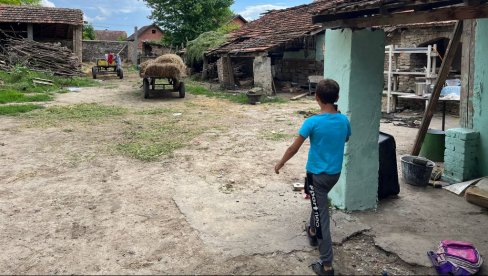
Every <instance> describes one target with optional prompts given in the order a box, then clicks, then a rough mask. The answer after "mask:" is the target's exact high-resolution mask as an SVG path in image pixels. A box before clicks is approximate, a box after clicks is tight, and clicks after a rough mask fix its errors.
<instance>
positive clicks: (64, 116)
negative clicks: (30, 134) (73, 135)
mask: <svg viewBox="0 0 488 276" xmlns="http://www.w3.org/2000/svg"><path fill="white" fill-rule="evenodd" d="M126 113H127V110H126V109H125V108H121V107H115V106H104V105H99V104H78V105H72V106H53V107H49V108H46V109H44V110H42V111H41V112H36V113H30V114H26V115H25V116H26V117H28V118H32V119H36V121H35V122H34V123H35V124H36V125H43V124H47V125H57V124H60V123H62V122H73V121H75V122H96V121H101V120H104V119H106V118H110V117H115V116H121V115H124V114H126Z"/></svg>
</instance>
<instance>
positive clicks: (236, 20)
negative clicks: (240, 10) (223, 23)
mask: <svg viewBox="0 0 488 276" xmlns="http://www.w3.org/2000/svg"><path fill="white" fill-rule="evenodd" d="M229 23H231V24H236V25H237V26H239V28H240V27H242V26H244V25H246V24H247V23H248V21H247V20H246V19H245V18H244V17H242V16H241V15H240V14H236V15H235V16H234V17H233V18H232V20H231V21H230V22H229Z"/></svg>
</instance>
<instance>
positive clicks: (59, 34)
mask: <svg viewBox="0 0 488 276" xmlns="http://www.w3.org/2000/svg"><path fill="white" fill-rule="evenodd" d="M0 31H1V32H3V33H6V34H9V35H13V36H19V37H24V38H27V39H30V40H34V41H38V42H51V43H61V45H63V46H66V47H67V48H69V49H71V50H72V51H73V52H74V53H75V54H76V55H77V56H78V58H79V59H80V60H82V36H83V35H82V34H83V12H82V11H81V10H78V9H60V8H47V7H38V6H6V5H0ZM1 32H0V33H1Z"/></svg>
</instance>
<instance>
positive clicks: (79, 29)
mask: <svg viewBox="0 0 488 276" xmlns="http://www.w3.org/2000/svg"><path fill="white" fill-rule="evenodd" d="M73 53H75V54H76V56H77V57H78V59H79V60H80V62H81V61H83V26H81V25H80V26H73Z"/></svg>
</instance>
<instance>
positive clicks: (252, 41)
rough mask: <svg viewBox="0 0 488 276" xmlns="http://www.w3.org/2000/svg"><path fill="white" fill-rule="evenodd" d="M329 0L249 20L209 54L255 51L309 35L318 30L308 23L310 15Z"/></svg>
mask: <svg viewBox="0 0 488 276" xmlns="http://www.w3.org/2000/svg"><path fill="white" fill-rule="evenodd" d="M329 2H330V1H328V0H323V1H316V2H313V3H312V4H308V5H301V6H296V7H293V8H289V9H283V10H273V11H269V12H268V13H266V14H264V15H263V16H262V17H261V18H259V19H257V20H254V21H251V22H249V23H248V24H246V25H245V26H243V27H242V28H240V29H238V30H236V31H234V32H232V33H231V34H230V39H229V42H228V43H226V44H224V45H223V46H221V47H219V48H217V49H214V50H212V51H211V52H213V53H246V52H259V51H266V50H269V49H272V48H274V47H277V46H280V45H282V44H284V43H285V42H287V41H293V40H295V39H298V38H301V37H304V36H307V35H310V34H311V33H313V32H315V31H318V30H320V29H321V28H322V27H321V25H314V24H313V23H312V16H313V15H314V14H316V13H318V12H319V11H321V10H323V7H324V5H328V4H329Z"/></svg>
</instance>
